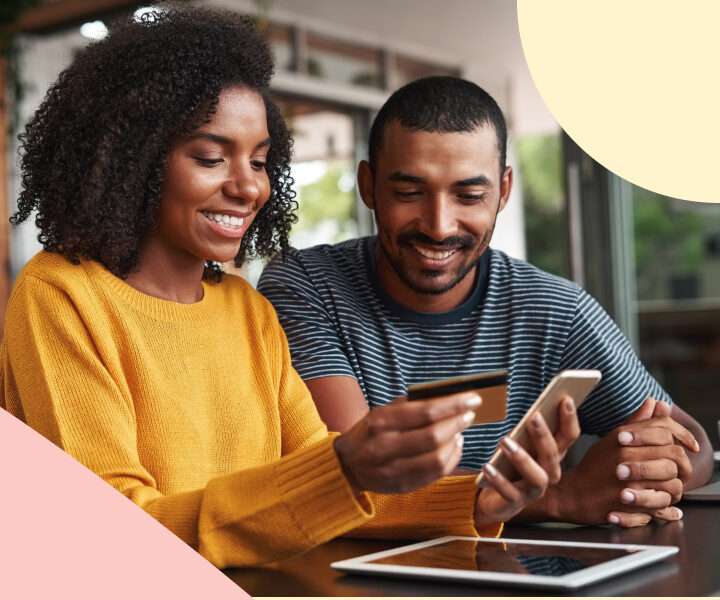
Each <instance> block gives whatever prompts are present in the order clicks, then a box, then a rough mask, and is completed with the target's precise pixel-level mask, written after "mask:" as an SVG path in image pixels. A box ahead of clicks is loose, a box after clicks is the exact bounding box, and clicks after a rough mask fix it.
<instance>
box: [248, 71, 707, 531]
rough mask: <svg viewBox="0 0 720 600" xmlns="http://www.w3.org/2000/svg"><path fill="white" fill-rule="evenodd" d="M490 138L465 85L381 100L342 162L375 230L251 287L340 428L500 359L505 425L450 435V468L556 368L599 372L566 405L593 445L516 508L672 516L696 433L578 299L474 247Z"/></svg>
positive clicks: (419, 87)
mask: <svg viewBox="0 0 720 600" xmlns="http://www.w3.org/2000/svg"><path fill="white" fill-rule="evenodd" d="M506 138H507V133H506V125H505V120H504V118H503V115H502V113H501V111H500V109H499V108H498V106H497V104H496V103H495V101H494V100H493V99H492V98H491V97H490V96H489V95H488V94H487V93H485V92H484V91H483V90H482V89H480V88H479V87H477V86H476V85H474V84H472V83H470V82H467V81H463V80H461V79H457V78H452V77H432V78H427V79H423V80H419V81H416V82H413V83H410V84H408V85H406V86H405V87H403V88H401V89H400V90H398V91H397V92H395V93H394V94H393V95H392V96H391V97H390V99H389V100H388V101H387V103H386V104H385V105H384V106H383V108H382V109H381V110H380V112H379V113H378V115H377V117H376V119H375V121H374V123H373V126H372V128H371V132H370V143H369V162H365V161H363V162H361V164H360V166H359V169H358V185H359V190H360V194H361V196H362V198H363V201H364V203H365V204H366V205H367V206H368V208H370V209H371V210H374V211H375V219H376V223H377V229H378V235H377V237H369V238H365V239H359V240H352V241H349V242H345V243H342V244H338V245H335V246H318V247H315V248H310V249H307V250H303V251H293V252H292V253H291V256H290V258H289V261H288V262H287V263H283V262H281V261H278V260H276V261H274V262H273V263H271V264H270V265H269V266H268V268H267V269H266V271H265V273H264V274H263V277H262V279H261V281H260V285H259V289H260V290H261V291H262V292H263V293H264V294H265V295H266V296H267V297H268V298H269V299H270V300H271V302H272V303H273V304H274V305H275V308H276V310H277V312H278V314H279V316H280V320H281V323H282V324H283V327H284V328H285V331H286V333H287V336H288V339H289V341H290V346H291V349H292V353H293V364H294V366H295V368H296V369H297V370H298V371H299V373H300V375H301V376H302V377H303V379H305V381H306V383H307V385H308V387H309V388H310V391H311V392H312V394H313V398H314V399H315V403H316V405H317V407H318V410H319V412H320V414H321V416H322V417H323V419H324V420H325V421H326V423H327V424H328V426H329V427H330V428H331V429H335V430H338V431H341V432H342V431H346V430H347V429H348V428H349V427H351V426H352V425H353V424H354V423H355V422H356V421H357V420H358V419H359V418H361V417H362V416H363V415H364V414H365V413H366V412H367V411H368V410H369V409H368V406H370V407H373V406H380V405H383V404H386V403H387V402H389V401H390V400H391V399H393V398H395V397H398V396H403V395H405V394H406V393H407V386H408V385H411V384H413V383H419V382H422V381H427V380H433V379H440V378H444V377H449V376H457V375H464V374H470V373H474V372H478V371H494V370H500V369H508V370H509V372H510V380H509V391H508V411H507V419H506V420H505V421H503V422H501V423H495V424H486V425H479V426H474V427H471V428H470V429H469V430H468V431H467V432H466V434H465V447H464V452H463V459H462V461H461V463H460V466H461V467H464V468H471V469H479V468H480V467H481V466H482V465H483V464H484V463H486V462H487V461H488V459H489V458H490V456H491V455H492V453H493V451H494V449H495V447H496V446H497V444H498V442H499V441H500V439H501V437H502V436H503V435H505V434H506V433H507V432H508V431H510V429H511V428H512V427H513V426H514V425H515V424H516V423H517V422H518V421H519V419H520V418H521V417H522V415H523V414H524V413H525V412H526V410H527V409H528V407H529V406H530V405H531V403H532V402H533V401H534V400H535V398H536V397H537V396H538V395H539V394H540V392H541V391H542V389H543V388H544V387H545V385H546V384H547V383H548V382H549V381H550V379H552V377H553V376H554V375H555V374H556V373H557V372H559V371H561V370H563V369H581V368H593V369H599V370H600V371H602V374H603V379H602V381H601V383H600V384H599V386H598V387H597V388H596V389H595V390H594V391H593V393H592V394H591V395H590V397H589V398H588V399H587V400H586V402H585V403H584V404H583V406H582V407H581V408H580V410H579V411H578V416H579V417H580V423H581V427H582V429H583V431H585V432H587V433H592V434H597V435H600V436H602V439H601V440H600V441H599V442H597V443H596V444H595V445H594V446H593V447H592V448H591V449H590V451H589V452H588V453H587V455H586V456H585V457H584V459H583V460H582V462H581V463H580V464H579V465H578V467H576V468H575V469H571V470H569V471H567V472H566V473H564V474H563V476H562V479H561V480H560V482H559V483H558V484H557V485H554V486H551V487H550V488H549V489H548V492H547V493H546V495H545V497H544V498H543V499H541V500H540V501H538V502H536V503H534V504H531V505H529V506H528V507H527V508H526V509H525V510H523V511H522V512H521V513H520V515H519V517H518V519H522V520H526V521H538V520H550V519H556V520H563V521H573V522H577V523H593V524H599V523H605V522H610V523H616V524H618V525H621V526H634V525H641V524H645V523H647V522H649V521H650V519H651V518H653V517H655V518H659V519H664V520H676V519H679V518H681V516H682V513H681V511H680V510H679V509H677V508H676V507H673V506H672V504H673V503H674V502H677V500H678V499H679V498H680V495H681V493H682V490H683V487H684V486H686V487H690V486H697V485H701V484H702V483H704V482H705V481H706V480H707V479H708V478H709V476H710V473H711V471H712V450H711V448H710V444H709V441H708V439H707V436H706V434H705V433H704V431H703V430H702V428H701V427H700V426H699V425H698V424H697V422H695V421H694V420H693V419H692V418H691V417H690V416H688V415H687V414H686V413H685V412H684V411H682V410H681V409H680V408H679V407H678V406H677V405H675V406H673V407H672V409H671V407H670V402H671V401H670V398H668V396H667V394H666V393H665V391H664V390H663V389H662V388H661V387H660V386H659V384H658V383H657V382H656V381H655V380H654V379H653V378H652V377H651V376H650V375H649V374H648V373H647V372H646V370H645V369H644V368H643V366H642V365H641V364H640V362H639V360H638V358H637V357H636V356H635V354H634V353H633V351H632V349H631V347H630V345H629V344H628V342H627V340H626V339H625V337H624V336H623V335H622V333H621V332H620V331H619V330H618V328H617V327H616V326H615V324H614V323H613V322H612V321H611V319H610V318H609V317H608V316H607V314H606V313H605V312H604V311H603V310H602V308H600V306H599V305H598V304H597V303H596V302H595V301H594V300H593V299H592V298H591V297H590V296H588V295H587V293H585V292H584V291H583V290H582V289H581V288H579V287H578V286H577V285H575V284H573V283H571V282H568V281H565V280H563V279H560V278H557V277H554V276H552V275H549V274H547V273H543V272H542V271H539V270H538V269H536V268H534V267H532V266H530V265H528V264H527V263H524V262H522V261H519V260H514V259H512V258H510V257H508V256H506V255H505V254H503V253H502V252H499V251H495V250H492V249H489V248H488V244H489V242H490V238H491V236H492V232H493V228H494V225H495V219H496V217H497V215H498V213H499V212H500V211H501V210H502V209H503V208H504V207H505V205H506V203H507V201H508V197H509V195H510V189H511V187H512V181H513V172H512V169H511V168H510V167H508V166H506V165H505V154H506V144H507V141H506ZM671 410H672V417H670V411H671ZM698 441H699V444H698Z"/></svg>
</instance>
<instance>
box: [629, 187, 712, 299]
mask: <svg viewBox="0 0 720 600" xmlns="http://www.w3.org/2000/svg"><path fill="white" fill-rule="evenodd" d="M633 214H634V218H633V220H634V231H635V270H636V277H637V299H638V300H639V301H640V302H643V301H665V302H669V303H673V302H677V301H692V300H710V299H715V300H718V301H720V205H718V204H705V203H699V202H686V201H683V200H676V199H673V198H668V197H666V196H661V195H659V194H655V193H653V192H650V191H648V190H645V189H643V188H640V187H637V186H633Z"/></svg>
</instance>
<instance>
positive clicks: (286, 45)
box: [262, 23, 295, 71]
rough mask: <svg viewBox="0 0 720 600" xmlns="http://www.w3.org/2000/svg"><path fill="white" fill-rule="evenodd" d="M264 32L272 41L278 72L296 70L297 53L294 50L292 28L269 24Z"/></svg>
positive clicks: (264, 28)
mask: <svg viewBox="0 0 720 600" xmlns="http://www.w3.org/2000/svg"><path fill="white" fill-rule="evenodd" d="M262 32H263V33H264V34H265V36H266V37H267V38H268V40H269V41H270V44H271V45H272V48H273V52H275V61H276V63H277V68H278V70H281V71H292V70H294V69H295V53H294V49H293V33H292V30H291V29H290V27H285V26H283V25H276V24H274V23H268V24H267V25H265V26H264V27H263V28H262Z"/></svg>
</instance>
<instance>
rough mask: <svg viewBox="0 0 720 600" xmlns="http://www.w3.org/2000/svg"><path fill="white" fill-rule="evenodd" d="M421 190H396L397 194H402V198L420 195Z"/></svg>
mask: <svg viewBox="0 0 720 600" xmlns="http://www.w3.org/2000/svg"><path fill="white" fill-rule="evenodd" d="M420 193H421V192H420V191H418V190H412V191H403V190H395V195H396V196H400V197H401V198H412V197H413V196H419V195H420Z"/></svg>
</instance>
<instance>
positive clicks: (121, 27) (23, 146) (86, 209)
mask: <svg viewBox="0 0 720 600" xmlns="http://www.w3.org/2000/svg"><path fill="white" fill-rule="evenodd" d="M273 62H274V60H273V55H272V51H271V50H270V47H269V45H268V42H267V41H266V40H265V38H264V37H263V36H262V35H261V34H260V33H258V32H257V31H256V30H255V28H254V27H253V25H252V23H251V22H250V21H249V19H247V18H246V17H243V16H240V15H237V14H235V13H231V12H226V11H219V10H211V9H207V8H179V7H176V6H174V7H173V6H171V7H167V8H162V9H159V10H157V11H155V12H151V13H147V14H145V15H143V16H142V17H141V18H140V19H131V20H128V21H125V22H121V23H117V24H115V25H114V26H112V27H111V30H110V33H109V35H108V36H107V37H105V38H104V39H102V40H100V41H98V42H94V43H91V44H90V45H88V46H87V47H86V48H84V49H83V50H81V51H80V52H79V53H78V54H77V56H76V58H75V60H74V61H73V63H72V64H71V65H70V66H69V67H68V68H67V69H65V70H64V71H63V72H62V73H61V74H60V76H59V78H58V80H57V82H56V83H55V84H54V85H53V86H52V87H51V88H50V89H49V91H48V92H47V95H46V96H45V99H44V100H43V103H42V104H41V105H40V108H39V109H38V110H37V112H36V113H35V115H34V116H33V118H32V119H31V120H30V122H29V123H28V125H27V126H26V129H25V131H24V133H22V134H21V135H20V136H19V139H20V150H21V158H20V164H21V168H22V191H21V193H20V196H19V199H18V208H17V212H16V213H15V214H14V215H13V216H12V217H11V219H10V221H11V222H12V223H13V224H18V223H21V222H22V221H24V220H26V219H27V218H28V217H29V216H30V215H31V213H32V212H33V211H35V210H37V216H36V219H35V223H36V224H37V226H38V228H39V229H40V233H39V235H38V240H39V241H40V243H41V244H42V245H43V247H44V248H45V250H48V251H53V252H58V253H61V254H63V255H65V256H66V257H67V258H68V259H69V260H71V261H73V262H77V261H78V260H79V259H81V258H83V259H88V260H96V261H98V262H100V263H101V264H102V265H104V266H105V268H107V269H108V270H109V271H110V272H112V273H114V274H115V275H117V276H118V277H121V278H125V277H127V276H128V275H129V274H130V272H131V271H133V270H134V269H136V268H137V267H138V266H139V262H140V250H141V246H142V244H143V242H144V241H145V240H147V239H148V237H149V236H150V235H151V233H152V232H153V230H154V228H155V225H156V222H155V219H156V214H157V211H158V205H159V201H160V193H161V190H162V186H163V177H164V173H165V167H166V162H167V156H168V153H169V150H170V147H171V145H172V142H173V141H174V140H175V139H176V138H177V137H178V136H182V135H186V134H187V133H190V132H191V131H193V130H194V129H196V128H197V127H199V126H200V125H201V124H203V123H207V122H208V121H209V120H210V118H211V117H212V115H213V114H214V112H215V110H216V108H217V104H218V97H219V95H220V94H221V92H222V91H223V90H225V89H227V88H228V87H231V86H234V85H241V86H244V87H247V88H250V89H252V90H254V91H256V92H258V93H260V94H261V95H262V97H263V100H264V103H265V108H266V112H267V121H268V122H267V126H268V132H269V134H270V140H271V144H270V149H269V152H268V156H267V161H266V169H267V174H268V178H269V180H270V187H271V194H270V198H269V200H268V201H267V202H266V203H265V205H264V206H263V208H262V209H261V210H260V211H259V212H258V215H257V216H256V218H255V220H254V222H253V223H252V225H251V226H250V228H249V229H248V231H247V232H246V234H245V235H244V236H243V239H242V242H241V245H240V250H239V252H238V254H237V256H236V257H235V265H236V266H240V265H241V264H242V263H243V262H244V261H245V260H246V259H247V258H251V257H271V256H273V255H274V254H277V253H278V252H280V253H282V254H283V255H284V254H285V253H286V252H287V249H288V247H289V243H288V235H289V232H290V227H291V226H292V224H293V223H294V222H295V221H296V220H297V217H296V216H295V210H296V208H297V203H296V202H295V199H294V198H295V192H294V191H293V190H292V189H291V186H292V183H293V181H292V178H291V177H290V166H289V164H290V158H291V154H292V140H291V138H290V134H289V132H288V129H287V127H286V125H285V122H284V120H283V118H282V115H281V113H280V110H279V109H278V107H277V106H276V105H275V103H274V102H273V101H272V100H271V99H270V97H269V92H268V86H269V83H270V78H271V77H272V74H273ZM220 276H221V270H220V268H219V265H216V264H213V263H207V268H206V270H205V277H206V278H214V279H218V278H219V277H220Z"/></svg>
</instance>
